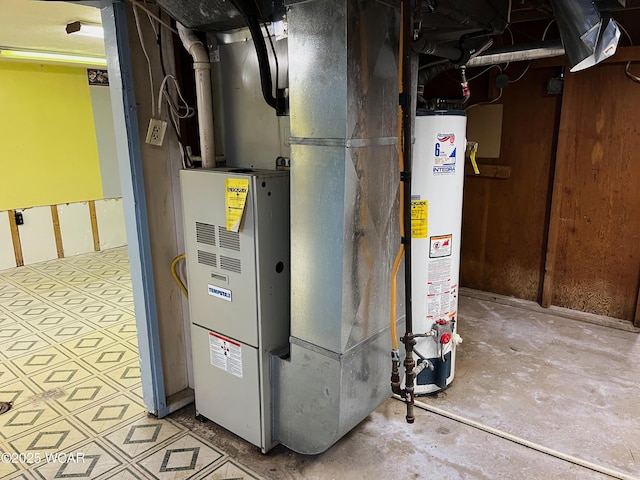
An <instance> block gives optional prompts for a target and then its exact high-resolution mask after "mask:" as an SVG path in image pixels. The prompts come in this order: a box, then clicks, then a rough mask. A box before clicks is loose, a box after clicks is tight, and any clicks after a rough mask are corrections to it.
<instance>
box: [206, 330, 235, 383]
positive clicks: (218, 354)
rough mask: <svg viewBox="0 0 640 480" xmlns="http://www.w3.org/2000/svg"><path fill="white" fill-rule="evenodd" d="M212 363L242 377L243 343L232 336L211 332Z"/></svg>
mask: <svg viewBox="0 0 640 480" xmlns="http://www.w3.org/2000/svg"><path fill="white" fill-rule="evenodd" d="M209 353H210V355H211V365H213V366H214V367H217V368H219V369H220V370H224V371H225V372H228V373H230V374H231V375H235V376H236V377H239V378H242V345H240V344H239V343H238V342H236V341H234V340H231V339H230V338H226V337H223V336H222V335H218V334H217V333H213V332H209Z"/></svg>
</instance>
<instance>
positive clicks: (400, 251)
mask: <svg viewBox="0 0 640 480" xmlns="http://www.w3.org/2000/svg"><path fill="white" fill-rule="evenodd" d="M402 8H403V7H402V5H401V6H400V18H402ZM402 23H403V22H400V50H399V56H398V91H399V92H400V93H402V56H403V55H404V45H403V34H402ZM398 164H399V166H400V171H401V172H403V171H404V151H403V150H402V108H401V107H400V106H398ZM404 233H405V232H404V182H400V236H401V237H404ZM403 255H404V245H402V244H401V245H400V248H399V249H398V254H397V255H396V260H395V262H393V270H392V272H391V312H390V316H389V317H390V322H391V325H390V326H391V348H392V349H393V350H398V332H397V330H396V301H397V277H398V270H399V269H400V261H401V260H402V256H403Z"/></svg>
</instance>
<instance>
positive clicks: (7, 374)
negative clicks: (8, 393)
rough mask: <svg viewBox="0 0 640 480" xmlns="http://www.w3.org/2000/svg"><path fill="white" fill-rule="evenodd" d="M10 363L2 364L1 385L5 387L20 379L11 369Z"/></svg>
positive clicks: (0, 368)
mask: <svg viewBox="0 0 640 480" xmlns="http://www.w3.org/2000/svg"><path fill="white" fill-rule="evenodd" d="M10 363H11V362H0V385H5V384H7V383H9V382H11V381H12V380H15V379H16V378H18V376H17V375H16V374H15V373H13V371H12V370H11V369H10V368H9V364H10Z"/></svg>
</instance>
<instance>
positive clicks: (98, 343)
mask: <svg viewBox="0 0 640 480" xmlns="http://www.w3.org/2000/svg"><path fill="white" fill-rule="evenodd" d="M115 343H116V341H115V340H114V339H113V338H112V337H111V336H109V335H107V334H106V333H104V332H100V331H94V332H90V333H88V334H86V335H82V336H80V337H77V338H74V339H73V340H68V341H66V342H62V343H61V344H60V345H61V346H62V347H63V348H65V349H66V350H68V351H69V352H70V353H71V354H73V355H76V356H78V357H82V356H84V355H88V354H90V353H95V351H96V350H100V349H102V348H106V347H108V346H110V345H114V344H115Z"/></svg>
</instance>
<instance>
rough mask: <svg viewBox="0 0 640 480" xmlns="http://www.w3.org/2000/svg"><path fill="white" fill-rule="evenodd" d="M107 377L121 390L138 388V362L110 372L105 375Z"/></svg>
mask: <svg viewBox="0 0 640 480" xmlns="http://www.w3.org/2000/svg"><path fill="white" fill-rule="evenodd" d="M106 375H107V377H109V378H110V379H112V380H113V381H114V382H116V383H117V384H118V385H120V386H121V387H122V388H124V389H126V390H129V389H130V388H131V387H138V386H140V381H141V379H140V362H138V361H137V360H136V361H134V362H131V363H128V364H126V365H123V366H122V367H119V368H116V369H114V370H111V371H110V372H108V373H106Z"/></svg>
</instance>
